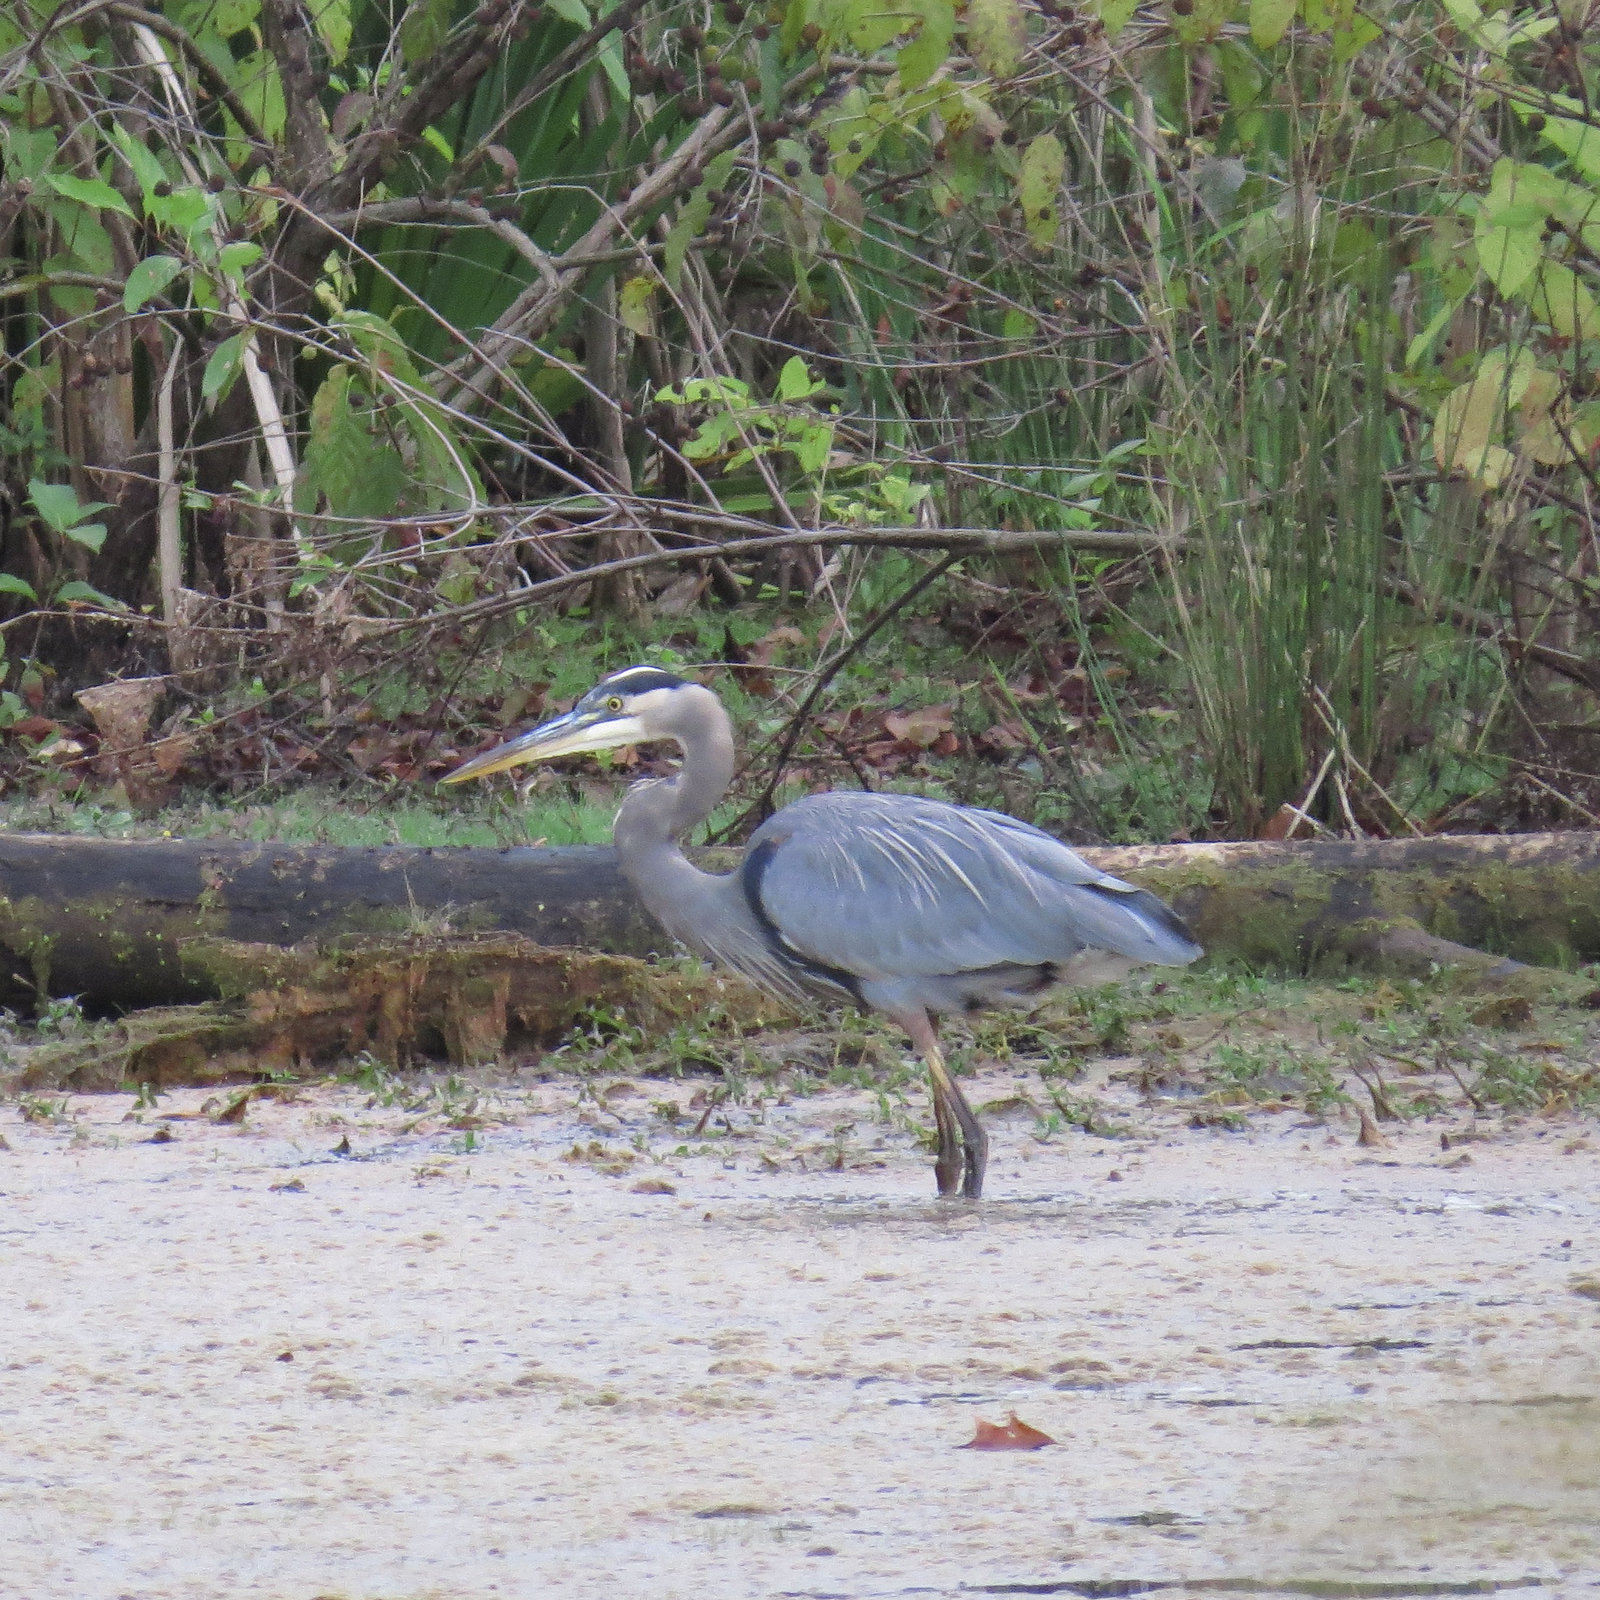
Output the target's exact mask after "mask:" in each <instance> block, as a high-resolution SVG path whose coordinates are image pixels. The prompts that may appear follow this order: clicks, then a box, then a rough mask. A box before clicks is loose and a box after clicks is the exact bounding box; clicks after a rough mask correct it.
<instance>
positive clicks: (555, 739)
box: [439, 711, 648, 783]
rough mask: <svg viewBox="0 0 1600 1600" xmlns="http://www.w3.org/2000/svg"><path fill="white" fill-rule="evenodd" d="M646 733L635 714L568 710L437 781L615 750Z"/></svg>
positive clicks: (637, 741)
mask: <svg viewBox="0 0 1600 1600" xmlns="http://www.w3.org/2000/svg"><path fill="white" fill-rule="evenodd" d="M647 737H648V735H647V734H646V733H645V731H644V728H643V727H642V726H641V725H640V722H639V719H638V718H637V717H632V716H629V715H627V714H626V713H625V712H616V711H569V712H568V713H567V714H566V716H564V717H557V718H555V720H554V721H552V722H545V723H541V724H540V726H539V727H537V728H535V729H533V730H532V732H530V733H524V734H520V735H518V737H517V738H515V739H507V740H506V742H505V743H504V744H497V745H496V746H495V747H494V749H492V750H485V751H484V752H483V754H482V755H481V756H474V757H473V758H472V759H471V760H470V761H466V762H463V763H462V764H461V765H460V766H459V767H457V768H456V770H455V771H454V772H447V773H446V774H445V775H444V777H442V778H441V779H440V780H439V782H440V783H464V782H465V781H466V780H467V779H468V778H486V777H488V776H489V774H490V773H491V772H504V771H506V770H507V769H508V768H510V767H520V766H521V765H522V764H523V763H524V762H525V761H548V760H550V759H551V757H553V756H576V755H582V754H583V753H585V752H586V751H590V750H615V749H616V748H617V747H618V746H619V745H624V744H640V743H642V742H643V741H644V740H645V739H646V738H647Z"/></svg>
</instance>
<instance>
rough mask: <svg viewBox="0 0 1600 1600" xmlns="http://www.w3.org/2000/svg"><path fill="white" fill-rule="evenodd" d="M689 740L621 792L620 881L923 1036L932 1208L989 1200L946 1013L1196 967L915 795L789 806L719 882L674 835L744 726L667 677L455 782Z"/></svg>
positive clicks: (717, 939)
mask: <svg viewBox="0 0 1600 1600" xmlns="http://www.w3.org/2000/svg"><path fill="white" fill-rule="evenodd" d="M656 739H671V740H676V742H677V743H678V745H679V747H680V748H681V749H682V751H683V761H682V764H681V766H680V767H679V769H678V772H677V774H676V775H675V776H674V777H670V778H657V779H651V780H648V781H646V782H643V783H637V784H635V785H634V786H633V787H632V788H631V789H629V790H628V793H627V795H626V797H625V798H624V800H623V802H622V809H621V810H620V811H618V812H617V819H616V824H615V827H614V830H613V834H614V838H615V841H616V847H617V856H618V859H619V861H620V864H621V867H622V871H623V873H624V874H625V876H626V877H627V878H628V881H629V882H630V883H632V885H633V886H634V888H635V889H636V890H637V891H638V893H639V898H640V899H641V900H643V901H644V903H645V905H646V907H648V909H649V910H650V911H651V912H652V913H653V914H654V916H655V917H656V918H657V920H658V921H659V922H660V923H661V925H662V926H663V927H664V928H665V929H666V930H667V932H668V933H670V934H672V935H673V937H674V938H676V939H680V940H682V941H683V943H684V944H686V945H690V946H692V947H693V948H695V949H697V950H700V951H703V952H704V953H705V954H706V955H708V956H710V957H711V959H712V960H713V961H715V962H717V963H719V964H720V965H722V966H726V967H730V968H732V970H733V971H735V972H737V973H740V974H741V975H742V976H744V977H745V978H747V979H749V980H750V981H751V982H753V983H755V984H757V985H758V986H760V987H761V988H763V989H765V990H767V991H768V992H769V993H772V994H774V995H778V996H780V997H782V998H784V999H786V1000H807V999H824V1000H844V1001H849V1002H852V1003H853V1004H855V1005H857V1006H860V1007H862V1008H863V1009H868V1008H870V1009H872V1010H874V1011H881V1012H883V1013H884V1014H885V1015H886V1016H889V1017H892V1018H893V1019H894V1020H895V1021H896V1022H898V1023H899V1024H900V1026H901V1027H903V1028H904V1029H905V1030H906V1032H907V1033H908V1034H909V1035H910V1036H911V1043H912V1045H913V1047H914V1048H915V1049H916V1051H917V1053H918V1054H919V1055H920V1056H921V1057H922V1058H923V1060H924V1061H925V1062H926V1063H927V1066H928V1076H929V1078H930V1080H931V1083H932V1089H933V1110H934V1120H935V1123H936V1125H937V1131H938V1145H939V1149H938V1158H937V1160H936V1161H935V1163H934V1173H935V1176H936V1177H937V1179H938V1184H939V1193H940V1194H942V1195H948V1194H954V1193H955V1192H956V1190H957V1188H958V1187H959V1188H960V1191H961V1193H962V1194H964V1195H966V1196H968V1197H969V1198H971V1199H974V1200H975V1199H977V1198H978V1196H979V1195H980V1194H981V1193H982V1191H983V1173H984V1166H985V1163H986V1161H987V1159H988V1139H987V1137H986V1135H985V1134H984V1131H983V1128H982V1126H981V1125H980V1123H979V1122H978V1119H977V1117H975V1116H974V1115H973V1112H972V1107H971V1106H970V1105H968V1103H967V1099H966V1096H965V1095H964V1094H962V1092H961V1089H960V1086H959V1085H958V1084H957V1083H956V1081H955V1079H954V1078H952V1077H951V1075H950V1072H949V1070H948V1069H947V1068H946V1066H945V1063H944V1057H943V1055H942V1054H941V1052H940V1049H939V1039H938V1034H937V1032H936V1031H935V1026H934V1021H933V1019H934V1018H935V1017H937V1016H938V1015H939V1014H940V1013H942V1012H946V1011H974V1010H977V1009H978V1008H979V1007H981V1006H985V1005H992V1004H995V1003H997V1002H1004V1001H1007V1000H1016V999H1020V998H1022V997H1024V996H1028V995H1035V994H1038V993H1040V992H1041V991H1042V990H1044V989H1046V988H1048V987H1049V986H1050V985H1051V984H1053V983H1055V982H1057V981H1058V979H1060V978H1062V977H1064V976H1070V968H1071V965H1072V963H1073V960H1074V958H1075V957H1082V956H1083V955H1084V954H1085V953H1086V952H1087V953H1092V952H1109V953H1112V954H1114V955H1118V956H1122V957H1125V958H1127V962H1126V963H1125V966H1126V965H1127V964H1139V963H1144V962H1154V963H1158V964H1160V965H1163V966H1185V965H1187V964H1188V963H1189V962H1191V961H1193V960H1194V959H1195V957H1196V956H1198V955H1199V954H1200V947H1199V945H1197V944H1196V943H1195V942H1194V940H1193V938H1191V937H1190V934H1189V930H1188V929H1187V928H1186V927H1185V926H1184V925H1183V923H1182V922H1180V921H1179V920H1178V918H1177V917H1176V916H1174V915H1173V913H1172V912H1171V911H1169V910H1168V909H1167V907H1166V906H1165V905H1163V904H1162V903H1161V901H1159V900H1158V899H1156V897H1155V896H1154V895H1153V894H1150V893H1148V892H1147V891H1146V890H1144V889H1136V888H1134V886H1133V885H1132V884H1129V883H1124V882H1122V880H1121V879H1120V878H1112V877H1108V876H1107V875H1106V874H1105V873H1103V872H1097V871H1095V869H1094V868H1093V867H1091V866H1090V865H1089V864H1088V862H1086V861H1083V860H1081V859H1080V858H1079V857H1078V856H1076V855H1074V854H1073V853H1072V851H1070V850H1069V849H1067V847H1066V846H1065V845H1064V844H1062V843H1060V842H1059V841H1058V840H1056V839H1052V838H1051V837H1050V835H1049V834H1047V833H1041V832H1040V831H1039V829H1037V828H1032V827H1029V826H1028V824H1027V823H1025V822H1018V821H1017V820H1016V819H1015V818H1014V817H1007V816H1003V815H1001V814H1000V813H999V812H997V811H979V810H975V809H972V808H970V807H967V806H954V805H946V804H945V803H944V802H942V801H938V800H926V799H923V798H921V797H919V796H917V795H909V794H866V793H845V792H835V793H830V794H814V795H809V796H807V797H806V798H805V799H803V800H796V801H794V802H793V804H791V805H787V806H785V807H784V808H783V809H782V810H781V811H780V812H778V814H777V815H776V816H774V817H771V818H769V819H768V820H767V821H766V822H764V823H762V825H761V826H760V827H759V828H757V829H756V831H755V832H754V833H753V834H752V835H751V836H750V844H749V847H748V849H747V850H746V851H745V857H744V861H743V863H742V865H741V866H740V867H739V869H738V870H737V871H736V872H732V873H729V874H728V875H727V876H725V877H719V876H716V875H715V874H713V873H708V872H701V871H700V870H699V869H698V868H697V867H694V866H692V865H690V863H689V862H688V860H687V859H686V858H685V857H684V854H683V851H682V849H681V848H680V846H679V840H680V839H681V838H682V837H683V836H684V834H686V833H687V832H688V831H689V830H690V829H691V828H693V827H694V826H695V824H696V823H698V822H703V821H704V820H705V819H706V817H708V816H709V815H710V814H711V811H712V808H713V807H714V806H715V805H716V804H717V802H718V801H719V800H721V799H722V797H723V795H724V794H725V793H726V791H727V788H728V784H729V781H730V780H731V779H732V777H733V767H734V747H733V728H732V724H731V723H730V722H729V720H728V714H727V712H726V711H724V710H723V707H722V702H721V701H720V700H719V699H718V698H717V697H716V695H715V694H713V693H712V692H711V690H710V689H707V688H704V687H702V686H701V685H700V684H698V683H690V682H688V681H686V680H685V679H683V678H678V677H674V676H673V675H672V674H671V673H670V672H662V671H660V670H659V669H658V668H655V667H629V668H628V669H627V670H626V671H623V672H614V673H612V674H611V676H610V677H607V678H603V679H602V680H601V681H600V682H599V683H598V684H596V685H595V687H594V688H593V689H591V690H590V691H589V693H588V694H586V695H585V696H584V697H583V698H582V699H581V700H580V701H579V702H578V703H577V705H575V706H574V707H573V708H572V710H571V711H569V712H568V713H567V714H566V715H565V716H562V717H557V718H555V719H554V720H553V721H551V722H546V723H544V724H543V725H542V726H540V727H537V728H535V729H533V731H532V732H531V733H525V734H522V735H521V736H520V737H519V738H515V739H511V740H508V741H507V742H506V743H504V744H501V745H498V746H496V747H495V748H494V749H492V750H487V751H485V752H484V753H483V754H482V755H479V756H474V757H473V758H472V760H470V761H468V762H466V763H465V764H464V765H462V766H460V767H457V768H456V770H455V771H454V772H452V773H450V774H449V775H448V776H446V777H445V779H444V780H443V781H444V782H445V783H460V782H462V781H463V780H464V779H466V778H477V777H483V776H485V775H487V774H488V773H491V772H503V771H504V770H505V769H506V768H508V767H514V766H517V765H519V764H521V763H522V762H524V761H540V760H545V759H547V758H549V757H551V756H568V755H575V754H577V753H579V752H580V751H587V750H610V749H614V748H616V747H617V746H618V745H626V744H646V743H649V742H650V741H651V740H656Z"/></svg>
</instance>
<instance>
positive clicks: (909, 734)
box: [883, 706, 955, 750]
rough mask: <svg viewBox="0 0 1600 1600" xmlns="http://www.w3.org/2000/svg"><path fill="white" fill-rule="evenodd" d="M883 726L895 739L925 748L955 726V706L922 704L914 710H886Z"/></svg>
mask: <svg viewBox="0 0 1600 1600" xmlns="http://www.w3.org/2000/svg"><path fill="white" fill-rule="evenodd" d="M883 726H884V728H885V729H886V730H887V731H888V732H889V733H890V734H892V735H893V736H894V737H895V738H896V739H905V740H906V741H908V742H909V743H911V744H914V745H916V746H918V748H920V749H923V750H926V749H928V748H929V746H930V745H933V744H935V743H937V742H938V740H939V739H940V738H941V736H943V735H944V734H947V733H949V732H950V731H951V729H952V728H953V727H954V726H955V708H954V707H953V706H922V707H920V708H919V709H917V710H915V711H888V712H885V713H884V718H883Z"/></svg>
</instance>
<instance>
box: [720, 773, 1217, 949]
mask: <svg viewBox="0 0 1600 1600" xmlns="http://www.w3.org/2000/svg"><path fill="white" fill-rule="evenodd" d="M744 889H745V893H746V895H747V896H748V897H749V899H750V903H751V906H752V909H754V910H755V912H756V914H757V915H758V916H759V917H760V918H761V920H762V922H763V923H764V924H765V926H766V927H767V928H768V929H769V930H770V931H771V932H772V933H773V934H774V935H776V937H777V938H779V939H780V940H781V941H782V942H783V943H784V944H785V945H787V946H788V947H789V948H790V949H791V950H793V951H795V952H797V953H798V954H799V955H801V956H802V957H804V958H805V959H806V960H808V961H811V962H814V963H816V964H818V965H820V966H822V967H827V968H833V969H837V970H840V971H842V972H847V973H852V974H854V975H856V976H857V977H863V978H889V977H920V976H935V975H939V974H945V973H955V972H970V971H974V970H977V969H981V968H985V967H997V966H1001V965H1006V964H1020V965H1028V966H1037V965H1040V964H1043V963H1046V962H1059V961H1064V960H1066V959H1067V958H1068V957H1070V956H1072V955H1074V954H1076V953H1077V952H1078V951H1080V950H1084V949H1091V948H1092V949H1101V950H1112V951H1116V952H1118V953H1119V954H1122V955H1126V956H1131V957H1133V958H1134V959H1136V960H1140V961H1154V962H1161V963H1166V964H1170V965H1182V964H1183V963H1185V962H1188V961H1192V960H1193V959H1194V958H1195V956H1197V955H1198V954H1199V949H1198V947H1197V946H1196V945H1195V944H1194V942H1193V941H1192V940H1191V939H1190V938H1189V935H1188V932H1187V930H1186V929H1185V928H1184V927H1183V925H1182V923H1181V922H1179V921H1178V919H1177V918H1176V917H1174V916H1173V914H1172V913H1171V912H1170V911H1168V910H1167V908H1166V907H1165V906H1164V905H1163V904H1162V903H1161V902H1160V901H1159V900H1157V899H1156V898H1155V897H1154V896H1153V895H1149V894H1147V893H1145V892H1144V891H1143V890H1140V889H1135V888H1134V887H1133V886H1132V885H1131V884H1126V883H1123V882H1122V881H1121V880H1120V879H1117V878H1112V877H1108V876H1107V875H1106V874H1104V873H1102V872H1099V871H1097V870H1096V869H1095V868H1094V867H1091V866H1090V865H1089V864H1088V862H1086V861H1084V860H1083V859H1082V858H1081V857H1079V856H1077V855H1075V854H1074V853H1073V852H1072V851H1071V850H1069V849H1068V848H1067V847H1066V846H1065V845H1064V844H1062V843H1061V842H1060V841H1059V840H1056V839H1052V838H1051V837H1050V835H1049V834H1047V833H1042V832H1040V831H1039V830H1038V829H1037V828H1032V827H1029V826H1028V825H1027V824H1026V823H1022V822H1018V821H1017V820H1016V819H1015V818H1014V817H1007V816H1003V815H1001V814H1000V813H999V812H994V811H978V810H974V809H971V808H968V807H964V806H950V805H944V804H942V803H941V802H939V801H936V800H924V799H921V798H920V797H918V796H915V795H898V794H853V793H838V794H822V795H813V796H811V797H810V798H809V799H805V800H799V801H796V802H795V803H794V804H793V805H790V806H786V807H785V808H784V809H783V810H782V811H780V812H779V813H778V814H777V815H776V816H775V817H773V818H771V819H770V820H769V821H767V822H765V823H763V824H762V826H761V827H760V828H758V829H757V830H756V832H755V834H754V835H753V836H752V838H751V841H750V851H749V854H748V856H747V858H746V864H745V869H744Z"/></svg>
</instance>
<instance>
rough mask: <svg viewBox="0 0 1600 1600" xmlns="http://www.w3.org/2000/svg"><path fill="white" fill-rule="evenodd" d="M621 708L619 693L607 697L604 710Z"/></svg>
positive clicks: (618, 709)
mask: <svg viewBox="0 0 1600 1600" xmlns="http://www.w3.org/2000/svg"><path fill="white" fill-rule="evenodd" d="M621 709H622V696H621V695H620V694H614V695H612V696H610V698H609V699H607V701H606V710H607V711H620V710H621Z"/></svg>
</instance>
